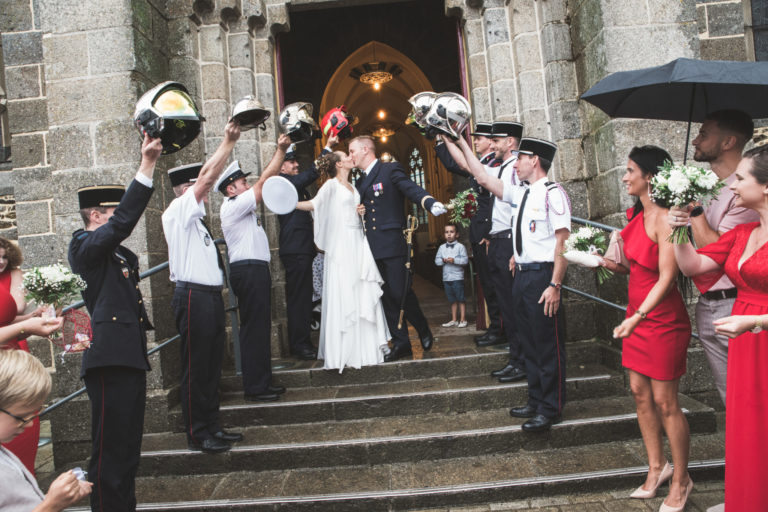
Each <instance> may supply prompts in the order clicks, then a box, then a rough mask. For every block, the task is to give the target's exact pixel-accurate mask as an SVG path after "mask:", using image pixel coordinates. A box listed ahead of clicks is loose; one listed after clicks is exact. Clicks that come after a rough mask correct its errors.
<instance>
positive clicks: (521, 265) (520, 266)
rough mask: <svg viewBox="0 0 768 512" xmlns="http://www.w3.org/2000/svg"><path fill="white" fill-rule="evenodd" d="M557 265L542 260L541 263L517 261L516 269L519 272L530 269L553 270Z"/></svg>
mask: <svg viewBox="0 0 768 512" xmlns="http://www.w3.org/2000/svg"><path fill="white" fill-rule="evenodd" d="M554 266H555V264H554V263H552V262H550V261H542V262H539V263H515V270H517V271H518V272H526V271H528V270H551V269H552V268H553V267H554Z"/></svg>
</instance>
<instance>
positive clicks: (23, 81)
mask: <svg viewBox="0 0 768 512" xmlns="http://www.w3.org/2000/svg"><path fill="white" fill-rule="evenodd" d="M5 85H6V88H7V91H6V92H7V93H8V99H9V100H19V99H24V98H37V97H38V96H41V95H42V91H41V83H40V66H37V65H32V66H21V67H17V68H9V69H6V70H5Z"/></svg>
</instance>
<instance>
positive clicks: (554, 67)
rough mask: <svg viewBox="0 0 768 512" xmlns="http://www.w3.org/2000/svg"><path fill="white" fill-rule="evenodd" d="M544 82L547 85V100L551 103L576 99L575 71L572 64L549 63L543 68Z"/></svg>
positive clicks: (564, 62)
mask: <svg viewBox="0 0 768 512" xmlns="http://www.w3.org/2000/svg"><path fill="white" fill-rule="evenodd" d="M544 82H545V83H546V85H547V100H548V101H549V102H550V103H552V102H555V101H561V100H570V99H577V98H578V93H577V88H576V69H575V67H574V64H573V62H570V61H557V62H550V63H548V64H547V65H546V66H545V67H544Z"/></svg>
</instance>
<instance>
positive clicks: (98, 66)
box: [78, 27, 140, 75]
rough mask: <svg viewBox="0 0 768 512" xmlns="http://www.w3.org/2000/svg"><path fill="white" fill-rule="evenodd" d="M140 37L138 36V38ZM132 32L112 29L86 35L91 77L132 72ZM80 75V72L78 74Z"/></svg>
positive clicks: (133, 61) (133, 60)
mask: <svg viewBox="0 0 768 512" xmlns="http://www.w3.org/2000/svg"><path fill="white" fill-rule="evenodd" d="M139 37H140V36H139ZM133 38H134V31H133V29H132V28H131V27H113V28H108V29H104V30H96V31H93V32H89V33H88V57H89V59H90V64H91V66H90V70H91V74H92V75H101V74H105V73H116V72H119V71H132V70H133V68H134V66H135V63H136V62H135V59H134V39H133ZM78 74H79V75H82V74H83V73H82V71H81V72H80V73H78Z"/></svg>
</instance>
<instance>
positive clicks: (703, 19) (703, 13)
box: [696, 5, 708, 35]
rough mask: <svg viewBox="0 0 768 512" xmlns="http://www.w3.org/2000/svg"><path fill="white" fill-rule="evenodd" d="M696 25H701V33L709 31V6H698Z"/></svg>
mask: <svg viewBox="0 0 768 512" xmlns="http://www.w3.org/2000/svg"><path fill="white" fill-rule="evenodd" d="M696 25H697V26H698V27H699V35H705V34H706V33H707V30H708V28H707V8H706V7H705V6H703V5H698V6H696Z"/></svg>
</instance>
